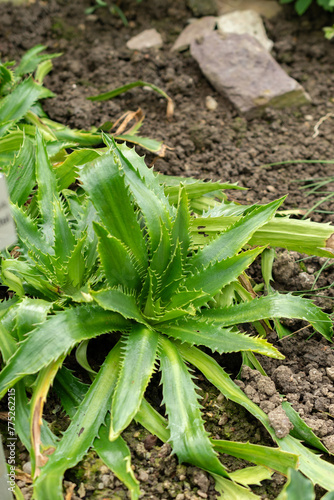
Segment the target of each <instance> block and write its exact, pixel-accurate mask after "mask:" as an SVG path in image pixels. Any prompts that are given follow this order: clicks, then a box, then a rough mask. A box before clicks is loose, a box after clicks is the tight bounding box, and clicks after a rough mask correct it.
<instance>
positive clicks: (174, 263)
mask: <svg viewBox="0 0 334 500" xmlns="http://www.w3.org/2000/svg"><path fill="white" fill-rule="evenodd" d="M183 277H184V275H183V262H182V246H181V243H180V241H179V240H178V241H177V242H176V247H175V250H174V253H173V255H172V257H171V259H170V262H169V264H168V266H167V267H166V269H165V272H164V273H163V275H162V276H161V291H160V293H159V296H160V298H161V300H162V301H163V302H167V301H169V299H170V298H171V297H172V296H173V293H174V292H175V291H176V290H177V288H178V287H179V284H180V282H181V281H182V278H183Z"/></svg>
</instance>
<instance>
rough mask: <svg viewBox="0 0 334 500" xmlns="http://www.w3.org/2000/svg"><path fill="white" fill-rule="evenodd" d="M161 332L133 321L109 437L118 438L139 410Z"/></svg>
mask: <svg viewBox="0 0 334 500" xmlns="http://www.w3.org/2000/svg"><path fill="white" fill-rule="evenodd" d="M158 338H159V336H158V334H157V333H156V332H155V331H153V330H151V329H149V328H146V327H144V326H142V325H133V326H132V328H131V330H130V333H129V335H128V336H127V337H126V338H125V342H124V343H123V344H122V345H123V348H124V352H123V360H122V363H121V369H120V373H119V378H118V381H117V386H116V389H115V392H114V395H113V399H112V404H111V412H110V415H111V424H110V434H109V439H110V440H111V441H113V440H115V439H116V438H118V436H119V435H120V434H121V432H122V431H123V430H124V429H125V428H126V427H127V426H128V425H129V424H130V422H131V421H132V419H133V418H134V416H135V415H136V413H137V412H138V410H139V407H140V403H141V400H142V398H143V396H144V392H145V389H146V387H147V385H148V383H149V381H150V378H151V376H152V374H153V372H154V367H155V361H156V355H157V347H158Z"/></svg>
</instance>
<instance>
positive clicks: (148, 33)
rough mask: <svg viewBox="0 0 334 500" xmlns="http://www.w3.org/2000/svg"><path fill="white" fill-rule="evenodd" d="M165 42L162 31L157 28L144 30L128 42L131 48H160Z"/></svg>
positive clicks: (127, 44)
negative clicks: (159, 31)
mask: <svg viewBox="0 0 334 500" xmlns="http://www.w3.org/2000/svg"><path fill="white" fill-rule="evenodd" d="M162 44H163V42H162V38H161V35H160V33H158V32H157V30H156V29H153V28H152V29H149V30H144V31H142V32H141V33H139V35H136V36H134V37H132V38H130V40H128V41H127V42H126V46H127V48H128V49H130V50H145V49H151V48H153V47H155V48H159V47H161V46H162Z"/></svg>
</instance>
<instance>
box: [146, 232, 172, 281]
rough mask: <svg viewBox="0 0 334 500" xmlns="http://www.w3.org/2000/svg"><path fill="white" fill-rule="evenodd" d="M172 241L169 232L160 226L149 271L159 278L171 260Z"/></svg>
mask: <svg viewBox="0 0 334 500" xmlns="http://www.w3.org/2000/svg"><path fill="white" fill-rule="evenodd" d="M171 251H172V241H171V236H170V233H169V231H168V230H167V228H166V226H165V225H164V224H162V225H161V232H160V242H159V245H158V246H157V248H156V250H155V252H154V253H153V255H152V258H151V263H150V269H151V270H152V271H154V272H155V273H156V274H158V275H159V276H161V275H162V274H163V273H164V271H165V270H166V267H167V266H168V264H169V263H170V260H171Z"/></svg>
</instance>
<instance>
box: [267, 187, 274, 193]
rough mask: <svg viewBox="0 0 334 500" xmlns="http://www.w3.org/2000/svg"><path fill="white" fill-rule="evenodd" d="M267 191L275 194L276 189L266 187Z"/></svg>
mask: <svg viewBox="0 0 334 500" xmlns="http://www.w3.org/2000/svg"><path fill="white" fill-rule="evenodd" d="M267 191H269V192H270V193H275V191H276V189H275V188H274V186H267Z"/></svg>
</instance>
